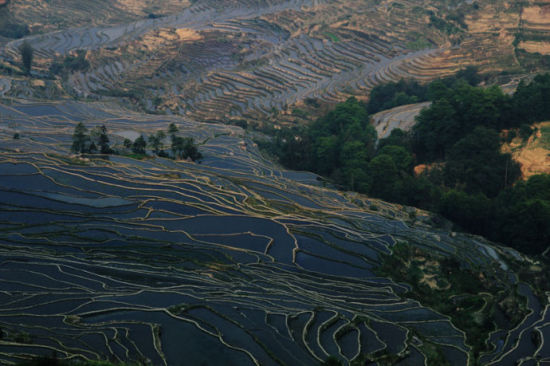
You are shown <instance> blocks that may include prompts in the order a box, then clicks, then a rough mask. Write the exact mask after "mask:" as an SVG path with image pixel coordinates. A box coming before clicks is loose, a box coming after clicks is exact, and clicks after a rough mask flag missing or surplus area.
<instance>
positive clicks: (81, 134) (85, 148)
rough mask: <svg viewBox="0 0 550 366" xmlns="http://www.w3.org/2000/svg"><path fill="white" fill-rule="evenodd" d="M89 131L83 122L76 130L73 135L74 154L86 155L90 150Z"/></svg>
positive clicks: (72, 148)
mask: <svg viewBox="0 0 550 366" xmlns="http://www.w3.org/2000/svg"><path fill="white" fill-rule="evenodd" d="M87 133H88V129H87V128H86V126H84V124H83V123H82V122H79V123H78V124H77V125H76V127H75V128H74V133H73V145H72V147H71V150H72V151H73V152H74V153H81V154H83V153H86V152H89V149H90V142H91V141H90V136H88V134H87Z"/></svg>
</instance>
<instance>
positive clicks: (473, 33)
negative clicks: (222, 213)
mask: <svg viewBox="0 0 550 366" xmlns="http://www.w3.org/2000/svg"><path fill="white" fill-rule="evenodd" d="M35 3H36V2H26V1H22V2H11V3H9V4H8V8H9V9H10V11H11V13H13V14H14V15H15V16H16V17H17V19H20V20H21V21H24V22H27V23H30V24H31V29H36V33H37V34H35V35H31V36H28V37H26V38H25V40H27V41H28V42H29V43H30V44H31V45H32V46H33V47H34V48H35V56H36V62H35V63H36V67H37V69H36V70H37V72H38V76H39V75H40V72H42V74H43V75H44V76H45V74H46V73H47V70H48V68H49V67H50V66H51V64H52V63H53V62H62V60H63V58H64V57H65V56H66V55H69V54H71V53H74V52H75V51H76V50H87V54H86V59H87V60H88V61H89V62H90V64H91V65H90V67H89V68H86V69H85V70H72V71H70V72H68V73H65V74H63V76H58V77H57V79H58V80H56V81H51V80H40V81H37V80H34V81H33V82H34V84H32V83H30V82H29V81H28V80H25V79H21V78H15V79H17V80H13V78H9V77H6V78H3V79H2V85H3V87H2V91H1V93H2V94H4V95H12V96H23V95H26V96H35V97H36V96H41V97H44V96H46V97H52V96H59V95H64V94H70V95H73V96H77V97H85V98H94V99H97V98H105V97H108V96H126V97H129V98H130V100H132V101H133V103H134V104H135V105H137V106H138V107H139V108H140V109H142V110H147V111H155V112H159V111H162V112H173V113H178V114H182V115H185V116H187V117H190V118H193V119H197V120H202V121H205V120H222V121H227V120H229V119H242V118H244V119H247V120H249V121H256V123H262V122H265V121H267V120H271V122H275V121H277V122H278V123H285V121H286V122H290V121H296V120H298V121H299V120H300V119H304V118H305V119H308V115H309V114H314V115H315V114H318V112H317V111H316V110H315V108H311V105H312V102H313V106H315V105H317V103H319V102H328V103H333V102H336V101H342V100H343V99H345V98H346V97H348V96H349V95H357V96H359V97H364V96H366V95H367V93H368V91H369V90H370V89H371V88H372V87H373V86H374V85H377V84H379V83H381V82H387V81H392V80H393V81H395V80H398V79H400V78H403V77H405V78H408V77H413V78H417V79H420V80H431V79H433V78H436V77H440V76H443V75H448V74H451V73H453V72H456V71H457V70H459V69H460V68H463V67H464V66H467V65H476V66H479V67H480V68H481V71H482V72H493V73H498V72H506V73H512V75H517V76H522V75H523V73H525V71H526V70H532V69H533V68H534V67H535V65H536V66H537V67H539V66H540V65H543V67H544V65H545V64H547V63H545V62H540V61H541V59H542V60H546V58H547V55H546V54H547V53H548V52H547V50H546V48H548V47H547V46H548V37H547V33H548V24H547V22H546V20H545V19H546V18H547V17H545V14H546V12H547V10H548V5H545V4H546V3H541V2H534V1H533V2H522V3H517V2H511V1H504V0H499V1H491V2H489V1H476V2H472V3H470V2H449V1H441V0H431V1H430V0H403V1H389V0H383V1H380V0H376V1H375V0H367V1H364V0H345V1H344V0H292V1H288V0H276V1H253V2H252V1H244V0H241V1H208V0H203V1H196V2H193V4H190V3H188V2H186V1H181V2H180V1H161V2H155V3H154V4H153V2H148V1H115V2H105V3H104V2H101V1H99V2H93V3H89V4H88V3H87V4H86V5H85V6H78V4H80V2H78V1H74V2H63V3H62V4H61V3H60V2H56V1H53V2H51V1H50V2H38V4H35ZM44 15H45V16H44ZM61 17H62V18H63V20H64V21H61V20H60V19H59V18H61ZM89 18H91V19H93V21H92V23H90V22H87V21H86V19H89ZM35 23H36V24H35ZM54 29H55V31H53V30H54ZM22 42H23V40H15V41H11V42H8V43H7V44H6V45H5V48H4V49H3V52H2V54H1V57H2V58H3V59H4V62H6V63H8V64H10V63H12V64H13V63H15V64H16V63H17V61H18V59H19V50H18V49H19V47H20V46H21V44H22ZM509 79H510V76H506V77H496V79H495V81H496V82H504V81H508V80H509ZM8 84H9V86H8ZM304 102H305V103H304ZM308 102H309V103H308ZM258 121H260V122H258Z"/></svg>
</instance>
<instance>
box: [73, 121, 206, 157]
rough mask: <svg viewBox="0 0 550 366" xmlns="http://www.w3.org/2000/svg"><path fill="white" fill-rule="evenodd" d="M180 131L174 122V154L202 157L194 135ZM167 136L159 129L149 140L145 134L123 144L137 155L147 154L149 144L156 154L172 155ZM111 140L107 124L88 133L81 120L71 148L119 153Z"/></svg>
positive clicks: (81, 152)
mask: <svg viewBox="0 0 550 366" xmlns="http://www.w3.org/2000/svg"><path fill="white" fill-rule="evenodd" d="M178 132H179V130H178V127H177V126H176V125H175V124H174V123H171V124H170V126H169V127H168V135H169V136H170V141H171V146H170V147H171V150H172V156H173V157H174V158H177V159H188V158H189V159H191V160H193V161H195V160H198V159H201V158H202V154H201V153H200V151H199V149H198V146H197V145H196V144H195V140H194V139H193V138H192V137H180V136H177V133H178ZM166 136H167V135H166V133H165V132H164V131H162V130H159V131H157V132H156V133H155V134H152V135H150V136H149V138H148V139H147V140H146V139H145V137H144V136H143V135H141V136H139V137H138V138H137V139H135V141H131V140H130V139H125V140H124V143H123V145H124V148H125V149H127V150H129V151H131V152H132V153H133V154H135V155H139V156H144V155H146V154H147V146H149V147H150V148H151V150H152V152H153V153H154V154H155V155H157V156H160V157H170V155H169V154H168V153H166V151H164V140H165V139H166ZM109 142H110V141H109V137H108V135H107V128H106V127H105V125H102V126H101V127H96V128H94V129H92V131H91V133H90V134H88V129H87V128H86V126H84V124H83V123H82V122H80V123H78V124H77V125H76V127H75V130H74V133H73V144H72V147H71V150H72V151H73V152H74V153H80V154H97V153H99V154H118V153H119V152H118V151H116V150H113V149H112V148H111V146H110V145H109Z"/></svg>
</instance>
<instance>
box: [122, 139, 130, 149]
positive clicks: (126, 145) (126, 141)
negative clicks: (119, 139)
mask: <svg viewBox="0 0 550 366" xmlns="http://www.w3.org/2000/svg"><path fill="white" fill-rule="evenodd" d="M122 144H123V145H124V147H125V148H126V149H131V148H132V140H130V139H124V142H123V143H122Z"/></svg>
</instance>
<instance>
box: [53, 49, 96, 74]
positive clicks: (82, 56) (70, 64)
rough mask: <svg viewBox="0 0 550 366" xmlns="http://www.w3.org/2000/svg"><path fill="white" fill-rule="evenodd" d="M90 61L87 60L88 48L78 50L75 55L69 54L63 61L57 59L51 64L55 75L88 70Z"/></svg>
mask: <svg viewBox="0 0 550 366" xmlns="http://www.w3.org/2000/svg"><path fill="white" fill-rule="evenodd" d="M89 68H90V63H89V62H88V60H86V50H77V51H76V54H75V55H67V56H65V58H64V59H63V60H62V61H59V60H57V61H55V62H54V63H53V64H52V65H51V66H50V72H51V73H52V74H54V75H60V74H66V73H71V72H75V71H86V70H88V69H89Z"/></svg>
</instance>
